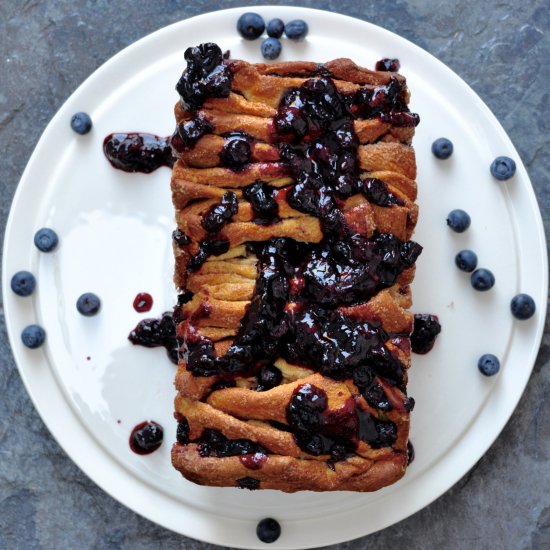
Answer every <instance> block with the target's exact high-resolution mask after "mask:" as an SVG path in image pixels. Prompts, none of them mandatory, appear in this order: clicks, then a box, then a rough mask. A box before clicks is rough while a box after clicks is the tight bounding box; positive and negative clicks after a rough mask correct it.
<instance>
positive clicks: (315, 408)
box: [287, 384, 397, 460]
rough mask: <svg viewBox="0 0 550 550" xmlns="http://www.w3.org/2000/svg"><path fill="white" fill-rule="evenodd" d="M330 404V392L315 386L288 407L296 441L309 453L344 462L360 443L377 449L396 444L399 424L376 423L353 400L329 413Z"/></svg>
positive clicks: (300, 391)
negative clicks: (324, 455)
mask: <svg viewBox="0 0 550 550" xmlns="http://www.w3.org/2000/svg"><path fill="white" fill-rule="evenodd" d="M327 405H328V399H327V395H326V393H325V392H324V391H323V390H321V389H319V388H317V387H315V386H313V385H312V384H303V385H302V386H299V387H298V388H296V390H295V391H294V395H293V398H292V399H291V401H290V403H289V405H288V408H287V421H288V423H289V425H290V426H291V427H292V428H293V431H294V434H295V437H296V442H297V443H298V445H299V446H300V448H302V449H303V450H304V451H306V452H308V453H309V454H312V455H315V456H318V455H321V454H330V455H332V458H333V459H335V460H342V459H344V458H346V457H347V456H349V455H352V454H353V453H354V452H355V449H356V447H357V443H358V441H364V442H366V443H368V444H369V445H370V446H371V447H374V448H379V447H385V446H389V445H392V444H393V443H394V442H395V440H396V438H397V431H396V426H395V424H393V422H383V421H380V420H376V419H375V418H373V417H372V416H371V415H370V414H369V413H368V412H366V411H362V410H360V409H359V408H358V407H356V405H355V401H354V400H353V398H351V397H350V398H348V399H347V401H346V402H345V403H344V405H343V406H342V407H341V408H339V409H337V410H336V411H330V412H329V411H327Z"/></svg>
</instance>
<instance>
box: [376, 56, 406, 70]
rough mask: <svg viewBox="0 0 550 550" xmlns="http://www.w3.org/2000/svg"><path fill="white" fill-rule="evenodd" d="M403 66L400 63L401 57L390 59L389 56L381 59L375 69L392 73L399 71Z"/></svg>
mask: <svg viewBox="0 0 550 550" xmlns="http://www.w3.org/2000/svg"><path fill="white" fill-rule="evenodd" d="M400 67H401V63H399V59H390V58H389V57H384V58H383V59H381V60H380V61H377V62H376V65H375V67H374V68H375V70H377V71H390V72H392V73H396V72H397V71H399V68H400Z"/></svg>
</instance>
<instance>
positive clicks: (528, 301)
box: [510, 294, 536, 321]
mask: <svg viewBox="0 0 550 550" xmlns="http://www.w3.org/2000/svg"><path fill="white" fill-rule="evenodd" d="M510 309H511V310H512V315H513V316H514V317H515V318H516V319H521V320H522V321H524V320H525V319H529V317H533V315H534V314H535V309H536V305H535V300H533V298H531V296H529V294H518V295H517V296H514V297H513V298H512V301H511V302H510Z"/></svg>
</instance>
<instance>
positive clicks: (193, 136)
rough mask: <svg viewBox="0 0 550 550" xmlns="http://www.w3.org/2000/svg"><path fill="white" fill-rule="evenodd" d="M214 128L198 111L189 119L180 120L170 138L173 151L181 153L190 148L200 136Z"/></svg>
mask: <svg viewBox="0 0 550 550" xmlns="http://www.w3.org/2000/svg"><path fill="white" fill-rule="evenodd" d="M213 129H214V128H213V127H212V125H211V124H210V123H209V122H208V120H206V117H205V116H204V114H202V113H198V114H197V115H195V116H194V117H193V118H192V119H191V120H183V121H182V122H180V123H179V124H178V125H177V127H176V130H175V132H174V134H173V135H172V138H171V140H170V142H171V145H172V149H173V150H174V152H175V153H176V154H177V153H183V152H184V151H188V150H189V149H192V148H193V146H194V145H195V143H197V141H199V139H200V138H201V137H202V136H205V135H206V134H210V133H212V130H213Z"/></svg>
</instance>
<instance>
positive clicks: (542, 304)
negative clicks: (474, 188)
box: [2, 5, 548, 549]
mask: <svg viewBox="0 0 550 550" xmlns="http://www.w3.org/2000/svg"><path fill="white" fill-rule="evenodd" d="M273 8H274V7H273V6H266V5H263V6H253V7H252V6H246V7H236V8H230V9H225V10H216V11H211V12H207V13H203V14H199V15H196V16H194V17H191V18H187V19H183V20H180V21H177V22H175V23H172V24H170V25H167V26H165V27H162V28H160V29H158V30H156V31H154V32H153V33H150V34H148V35H146V36H144V37H142V38H141V39H139V40H138V41H136V42H134V43H133V44H130V45H128V46H127V47H125V48H124V49H123V50H121V51H120V52H118V53H117V54H115V55H114V56H112V57H111V58H109V59H108V60H107V61H105V62H104V63H103V64H102V65H101V66H100V67H98V68H97V69H96V70H95V71H94V72H93V73H92V74H91V75H90V76H89V77H88V78H86V79H85V80H84V81H83V82H82V83H81V84H80V86H79V87H78V88H77V89H76V90H75V91H74V92H73V93H72V94H71V95H70V96H69V98H67V100H66V101H65V102H64V103H63V105H62V106H61V107H60V108H59V109H58V111H57V112H56V114H55V115H54V116H53V118H52V119H51V121H50V122H49V123H48V125H47V126H46V128H45V130H44V132H43V133H42V136H41V137H40V139H39V140H38V142H37V144H36V146H35V148H34V150H33V152H32V154H31V156H30V158H29V160H28V162H27V165H26V167H25V170H24V171H23V174H22V176H21V179H20V181H19V183H18V186H17V189H16V191H15V194H14V197H13V200H12V204H11V207H10V212H9V216H8V219H7V223H6V227H5V235H4V243H3V266H2V279H3V287H2V290H3V293H4V296H5V297H6V296H7V295H8V294H9V292H10V290H9V283H8V280H9V274H8V273H7V269H8V268H7V266H8V261H7V260H8V256H9V248H10V247H9V241H10V236H11V233H12V227H13V225H14V223H15V222H14V219H15V211H16V210H17V204H18V202H20V200H21V199H20V196H21V189H22V188H23V186H24V185H25V183H24V182H25V181H26V180H28V179H29V175H30V174H31V173H32V171H33V166H34V164H36V163H37V162H38V161H37V159H38V157H39V155H40V153H39V151H40V150H41V149H42V148H43V147H44V143H45V142H46V141H47V140H48V138H49V135H50V134H51V133H52V131H53V128H54V127H55V126H56V125H57V123H58V120H59V119H60V118H62V117H64V114H65V113H64V111H65V110H66V109H67V104H69V103H70V102H71V99H72V98H73V96H74V95H75V94H77V93H78V92H79V91H80V90H81V89H82V88H84V87H86V86H88V85H89V84H90V82H93V81H94V80H95V79H98V78H101V76H102V73H103V72H105V71H107V70H108V69H109V68H110V67H111V65H114V64H116V63H118V61H119V59H121V58H123V57H125V56H126V55H128V52H130V51H131V50H133V49H135V48H136V47H137V46H138V45H140V44H143V43H145V42H148V41H150V40H154V39H155V37H156V36H157V35H161V34H164V33H167V32H171V31H172V30H175V29H177V28H178V27H180V26H184V25H187V24H190V23H192V22H193V21H196V20H198V19H208V18H216V17H219V16H220V15H223V16H226V17H231V16H234V15H235V14H237V13H242V11H243V10H245V9H254V10H258V11H260V12H261V11H263V10H269V9H273ZM277 9H278V10H281V9H284V10H288V11H289V12H293V13H294V14H296V15H298V14H302V17H304V18H305V17H307V14H308V13H309V14H311V13H313V14H315V15H316V16H325V17H326V16H327V15H329V16H330V17H332V18H338V19H340V20H341V21H342V22H343V23H344V24H352V25H357V24H360V25H363V26H366V28H371V29H376V30H377V31H383V33H387V34H388V35H391V38H392V39H393V40H395V39H398V40H399V41H401V42H402V43H403V44H404V45H406V46H407V48H411V49H413V50H414V51H415V53H419V52H420V53H421V54H422V55H423V56H428V57H427V58H426V59H427V60H429V61H430V62H431V63H433V62H436V63H438V65H439V68H440V69H442V70H445V71H446V72H447V75H448V76H449V77H450V78H453V79H454V80H455V82H457V85H459V86H461V88H462V90H461V91H464V92H465V93H468V100H469V101H470V100H471V101H475V102H476V104H477V107H478V108H480V109H481V110H482V111H484V112H485V113H486V114H487V115H488V116H489V118H490V119H491V121H492V123H493V127H494V129H495V130H496V131H498V132H499V133H500V137H501V138H502V139H503V140H504V141H505V142H506V143H508V145H509V148H510V150H511V151H514V152H515V153H516V155H517V158H518V159H520V162H519V164H518V170H520V171H521V172H522V177H523V178H524V179H525V180H526V182H527V183H528V184H529V185H527V186H526V187H527V189H528V194H529V203H530V207H531V208H532V210H533V211H534V213H535V214H536V216H535V217H536V220H535V225H536V227H537V230H538V235H537V236H538V238H539V241H540V245H541V258H540V259H541V260H542V261H541V270H542V279H541V283H542V287H543V288H546V289H547V288H548V256H547V249H546V246H544V245H545V243H546V238H545V231H544V225H543V223H542V216H541V212H540V208H539V207H538V204H537V201H536V196H535V193H534V190H533V186H532V183H531V181H530V178H529V175H528V173H527V171H526V169H525V167H524V165H523V162H522V161H521V157H520V156H519V154H518V153H517V150H516V148H515V146H514V145H513V143H512V141H511V140H510V138H509V137H508V135H507V134H506V132H505V130H504V129H503V127H502V126H501V124H500V122H499V121H498V119H497V118H496V116H495V115H494V114H493V113H492V111H491V110H490V109H489V107H488V106H487V105H486V104H485V103H484V102H483V100H482V99H481V98H480V97H479V96H478V95H477V93H476V92H475V91H474V90H473V89H472V88H471V87H470V86H469V85H468V84H467V83H466V82H465V81H464V80H463V79H462V78H461V77H460V76H458V75H457V74H456V73H455V72H454V71H452V70H451V69H450V68H449V67H447V66H446V65H445V64H444V63H443V62H441V61H439V60H438V59H437V58H436V57H435V56H433V55H432V54H430V53H429V52H427V51H426V50H424V49H423V48H421V47H420V46H418V45H416V44H414V43H412V42H410V41H409V40H407V39H405V38H403V37H402V36H399V35H398V34H396V33H394V32H392V31H390V30H388V29H385V28H383V27H381V26H379V25H374V24H373V23H370V22H368V21H365V20H362V19H358V18H356V17H351V16H348V15H344V14H340V13H335V12H330V11H328V10H320V9H312V8H303V7H294V6H277ZM9 302H10V300H6V299H5V303H4V309H5V319H6V330H7V333H8V339H9V342H10V346H11V350H12V354H13V357H14V360H15V363H16V365H17V368H18V371H19V374H20V376H21V379H22V380H23V383H24V386H25V389H26V391H27V393H28V395H29V396H30V398H31V401H32V402H33V405H34V407H35V409H36V411H37V412H38V413H39V415H40V417H41V419H42V421H43V422H44V423H45V425H46V426H47V427H48V429H49V431H50V433H51V434H52V436H53V437H54V439H55V440H56V441H57V443H58V444H59V445H60V447H61V448H62V449H63V450H64V452H65V453H66V454H67V455H68V456H69V457H70V458H71V460H72V461H73V462H74V463H75V464H76V465H77V466H78V467H79V469H80V470H81V471H82V472H84V473H85V474H86V475H87V476H88V477H89V478H90V479H92V480H93V481H94V483H96V484H97V485H98V486H99V487H101V488H102V489H103V490H104V491H105V492H106V493H107V494H109V495H110V496H111V497H113V498H115V499H116V500H118V501H119V502H121V503H122V504H123V505H124V506H126V507H128V508H130V509H131V510H133V511H134V512H136V513H138V514H140V515H142V516H144V517H146V518H147V519H150V520H152V521H154V522H156V523H158V524H160V525H162V526H163V527H165V528H167V529H171V530H173V531H175V532H179V533H181V534H185V535H186V536H189V537H193V538H196V539H198V540H202V541H204V542H209V543H215V544H226V543H227V539H224V538H223V536H222V538H220V534H221V531H220V533H216V535H217V536H210V530H205V531H203V532H202V533H201V534H197V533H196V532H193V533H192V534H191V533H189V532H186V533H183V532H182V531H181V530H178V529H175V528H174V526H173V525H169V524H168V523H169V522H168V521H166V519H165V517H164V516H163V514H162V513H161V512H160V510H157V511H156V513H153V514H151V509H150V508H151V507H150V506H148V507H147V508H148V511H147V512H144V511H143V507H140V506H139V505H138V504H139V503H138V504H136V503H135V502H132V501H131V498H132V497H131V494H130V495H129V494H126V495H123V496H121V495H120V494H113V493H112V492H111V490H110V489H108V488H107V487H109V482H110V480H112V478H113V476H112V475H104V474H103V473H102V472H98V471H97V469H96V470H95V471H94V472H93V473H90V471H89V470H90V468H89V467H87V468H86V469H85V468H84V467H83V466H82V465H81V464H82V462H86V460H84V459H83V458H84V454H83V453H82V450H81V449H78V451H76V450H75V449H74V446H72V444H69V442H68V438H66V437H64V436H63V435H61V434H60V433H59V429H58V428H57V427H55V426H53V425H52V417H53V416H55V415H53V414H52V413H51V412H48V413H44V410H43V407H40V406H39V405H38V403H39V402H40V398H39V397H38V395H37V394H38V393H39V392H35V391H34V390H33V382H32V380H31V375H30V374H29V373H28V372H27V371H26V369H28V367H25V366H23V365H24V363H27V364H30V365H31V367H30V368H33V365H36V364H38V363H40V362H42V363H45V364H46V366H47V367H48V369H47V370H48V372H49V365H48V360H47V359H46V357H45V354H44V353H43V352H41V356H42V357H41V359H42V361H40V357H38V355H37V354H35V355H34V356H31V355H30V354H29V353H28V352H26V351H25V350H22V349H21V345H20V343H19V342H18V341H17V339H16V337H17V336H18V335H16V334H15V329H14V328H13V327H12V326H11V325H12V323H11V322H9V319H10V316H11V314H10V310H11V305H10V303H9ZM537 307H538V308H539V310H540V322H539V324H538V326H537V327H536V334H534V336H533V337H532V338H531V341H532V342H533V345H532V349H531V353H530V357H529V364H531V368H530V369H528V370H527V372H526V374H525V381H524V383H522V384H521V386H522V387H521V391H520V392H518V394H517V399H516V400H515V402H514V403H513V407H510V408H509V413H507V414H505V415H503V417H502V418H501V419H500V420H501V421H500V422H498V426H497V429H496V430H494V436H493V435H492V436H491V437H489V438H486V439H484V440H483V443H482V444H481V445H478V449H479V448H481V449H482V450H481V452H477V453H474V455H475V458H474V459H473V460H471V457H470V460H469V461H468V462H469V464H468V467H467V468H466V469H465V470H464V469H462V470H461V471H460V473H459V474H458V475H456V470H455V471H454V474H455V475H453V476H450V477H451V478H452V481H451V482H450V483H447V484H446V485H447V486H446V488H444V489H443V490H442V491H439V492H437V491H436V494H433V495H432V496H431V497H430V498H428V499H426V498H423V499H421V504H420V505H419V506H418V505H416V507H415V505H413V506H412V508H414V509H412V510H407V511H406V512H405V513H404V514H401V515H400V517H398V518H397V519H395V518H392V519H390V520H388V521H387V522H386V523H385V524H383V525H380V526H378V527H377V528H376V529H375V530H370V531H369V530H367V531H365V532H363V533H362V534H361V533H359V534H353V535H352V537H351V538H357V537H360V536H364V535H366V534H370V533H372V532H375V531H376V530H380V529H383V528H385V527H388V526H389V525H392V524H394V523H396V522H398V521H401V520H403V519H405V518H406V517H408V516H409V515H412V514H413V513H415V512H417V511H419V510H421V509H422V508H424V507H425V506H427V505H428V504H430V503H431V502H433V501H434V500H435V499H437V498H439V497H440V496H441V495H442V494H444V493H445V492H446V491H448V490H449V489H450V488H451V487H452V486H453V485H454V484H455V483H456V482H457V481H458V479H460V477H462V476H463V475H464V474H465V473H466V472H467V471H468V470H470V469H471V467H472V466H473V465H474V464H475V463H476V462H477V461H478V460H479V459H480V458H481V457H482V456H483V455H484V454H485V452H486V451H487V450H488V449H489V447H490V446H491V445H492V444H493V443H494V441H495V440H496V438H497V437H498V436H499V435H500V433H501V432H502V429H503V428H504V426H505V425H506V424H507V422H508V421H509V419H510V417H511V415H512V414H513V412H514V411H515V409H516V407H517V403H518V402H519V399H521V396H522V395H523V392H524V391H525V387H526V385H527V382H528V380H529V377H530V375H531V371H532V368H533V366H534V363H535V359H536V355H537V352H538V349H539V347H540V343H541V339H542V335H543V331H544V320H545V317H546V308H547V302H546V301H545V300H544V301H537ZM514 330H515V329H514ZM533 330H534V329H533ZM34 374H36V373H34ZM45 374H46V373H45V372H43V373H42V374H41V376H45ZM50 374H51V377H52V381H51V382H52V383H53V384H54V385H57V383H56V381H55V376H54V375H53V373H50ZM57 390H58V392H59V395H60V396H61V397H62V398H63V399H64V396H63V392H62V389H61V388H59V387H57ZM64 405H65V406H66V407H67V408H68V410H69V411H70V412H71V415H73V416H74V418H71V422H73V423H74V424H75V425H76V426H80V427H81V422H80V419H79V418H77V417H76V414H75V413H74V411H73V409H72V408H71V407H70V405H69V404H68V403H64ZM484 409H486V407H484ZM482 414H483V411H482V412H481V413H480V416H481V415H482ZM71 433H73V432H71ZM83 435H85V436H87V438H88V439H89V441H88V442H87V444H86V442H85V441H84V439H86V437H83ZM468 436H469V437H470V438H471V437H472V436H473V433H472V431H471V430H467V429H466V428H465V433H464V434H463V435H462V436H460V437H459V438H458V440H457V441H462V440H463V439H464V437H468ZM79 440H82V441H79V443H80V444H81V445H82V446H83V448H84V447H87V448H90V447H93V448H94V450H95V451H97V449H98V447H99V451H100V454H103V455H104V457H105V460H107V461H108V462H109V464H110V466H111V467H113V468H114V469H115V470H117V475H122V477H124V475H123V474H125V475H126V476H129V477H130V478H134V479H136V478H135V476H134V475H133V474H132V473H131V472H129V471H128V470H127V469H125V468H124V467H123V466H122V465H121V464H120V463H118V462H117V461H116V460H114V459H112V457H110V456H109V454H108V453H107V452H106V451H105V450H104V449H103V448H102V447H101V446H100V445H97V444H96V443H95V441H94V440H93V438H92V437H91V436H90V435H89V434H87V432H86V430H82V433H81V434H79ZM75 456H78V458H75ZM442 464H443V461H441V462H439V463H437V464H436V465H434V466H433V467H432V468H433V469H441V468H442ZM425 475H426V474H422V475H421V476H420V477H421V478H423V477H424V476H425ZM407 485H411V484H410V483H409V484H404V485H403V486H402V487H400V489H401V490H404V491H405V490H406V487H407ZM145 489H146V491H147V492H148V493H151V492H154V493H157V490H156V489H155V488H153V487H150V486H147V487H146V488H145ZM409 490H410V489H409ZM149 496H150V497H151V498H152V500H153V501H154V500H155V499H154V497H153V495H149ZM157 496H158V497H159V500H161V501H164V500H165V499H169V500H173V501H174V502H177V501H175V499H173V498H172V497H170V496H169V495H166V494H162V495H157ZM384 498H385V497H384ZM177 506H181V503H180V502H177ZM186 511H187V513H188V514H191V515H193V516H199V517H196V518H193V521H191V522H190V523H196V525H198V526H199V528H200V526H202V524H203V521H201V520H203V519H204V518H202V516H203V515H209V516H216V517H218V516H217V514H215V513H210V512H208V513H205V511H204V510H200V511H199V510H197V509H193V510H192V509H190V508H189V507H186ZM347 513H348V512H345V514H347ZM342 514H344V512H343V513H342ZM152 516H155V517H154V518H153V517H152ZM180 521H181V518H180ZM239 521H240V520H237V519H234V518H231V519H230V522H231V524H232V525H231V526H230V529H231V530H234V529H235V524H236V523H239ZM300 521H303V520H300ZM306 521H309V520H306ZM241 523H243V524H245V523H248V520H247V521H246V522H245V521H244V520H243V521H242V522H241ZM290 523H291V522H290ZM226 532H227V531H226ZM286 538H287V537H284V541H283V540H282V539H281V543H279V544H277V543H276V544H275V545H274V547H277V548H289V549H290V548H306V547H316V546H320V545H324V544H335V543H338V542H343V541H347V540H351V539H350V538H349V536H347V535H344V537H336V538H333V539H331V540H328V541H323V542H320V543H315V544H313V545H311V546H304V545H303V543H301V544H300V546H295V545H293V544H292V543H291V541H288V540H286ZM232 543H233V542H232ZM239 547H241V548H262V547H263V545H262V544H260V543H259V542H256V543H253V544H248V543H247V544H245V545H242V544H239Z"/></svg>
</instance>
